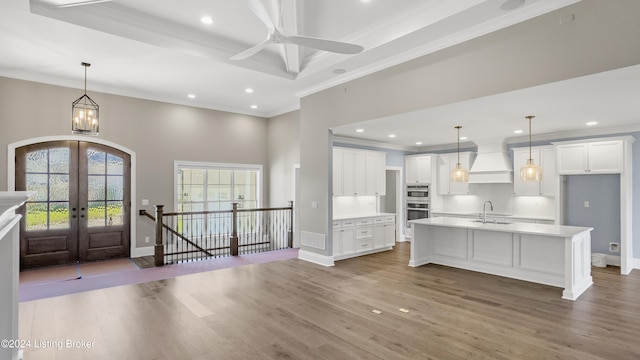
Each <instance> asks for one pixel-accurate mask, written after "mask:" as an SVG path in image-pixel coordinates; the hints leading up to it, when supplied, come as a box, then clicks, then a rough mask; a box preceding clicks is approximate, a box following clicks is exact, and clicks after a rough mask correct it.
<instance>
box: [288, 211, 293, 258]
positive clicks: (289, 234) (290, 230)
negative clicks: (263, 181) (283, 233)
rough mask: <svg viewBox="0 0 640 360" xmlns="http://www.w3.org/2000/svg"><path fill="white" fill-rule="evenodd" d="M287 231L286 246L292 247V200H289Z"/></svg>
mask: <svg viewBox="0 0 640 360" xmlns="http://www.w3.org/2000/svg"><path fill="white" fill-rule="evenodd" d="M289 207H290V209H289V231H288V232H287V241H288V242H287V246H288V247H289V249H291V248H293V201H289Z"/></svg>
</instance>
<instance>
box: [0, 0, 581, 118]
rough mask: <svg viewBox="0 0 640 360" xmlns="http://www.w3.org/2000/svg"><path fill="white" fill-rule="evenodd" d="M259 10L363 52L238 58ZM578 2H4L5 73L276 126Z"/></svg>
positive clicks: (257, 35)
mask: <svg viewBox="0 0 640 360" xmlns="http://www.w3.org/2000/svg"><path fill="white" fill-rule="evenodd" d="M256 1H257V2H258V3H259V4H262V6H264V8H265V9H266V11H267V12H268V16H269V18H270V19H275V23H276V24H280V25H281V26H280V27H281V31H282V33H283V34H284V35H303V36H309V37H315V38H322V39H328V40H333V41H339V42H347V43H353V44H357V45H361V46H362V47H363V48H364V50H363V51H362V52H360V53H357V54H337V53H332V52H327V51H321V50H316V49H313V48H309V47H304V46H298V45H293V44H286V45H285V44H269V45H267V46H266V47H265V48H264V49H263V50H262V51H259V52H257V53H256V54H255V55H253V56H251V57H248V58H246V59H243V60H231V57H233V56H234V55H236V54H238V53H241V52H242V51H245V50H247V49H249V48H251V47H252V46H254V45H256V44H259V43H260V42H262V41H264V40H265V38H266V36H267V34H268V29H267V26H265V23H264V22H263V20H261V19H260V18H259V16H258V15H257V14H256V12H255V11H252V7H254V8H255V6H256V5H255V4H256ZM577 1H578V0H526V1H524V0H456V1H451V0H366V1H365V0H180V1H177V0H174V1H170V0H163V1H158V0H111V1H106V0H100V1H95V0H94V1H77V0H3V2H2V5H0V9H1V11H0V47H1V48H2V49H3V54H2V56H0V76H6V77H12V78H18V79H25V80H32V81H38V82H44V83H50V84H56V85H63V86H70V87H76V88H82V86H83V74H84V69H83V68H82V67H81V66H80V62H82V61H84V62H89V63H91V64H92V66H91V67H90V68H89V70H88V84H87V86H88V91H89V93H90V92H91V91H100V92H107V93H112V94H116V95H124V96H132V97H138V98H143V99H150V100H157V101H164V102H169V103H176V104H185V105H191V106H197V107H203V108H208V109H217V110H223V111H231V112H237V113H244V114H251V115H256V116H263V117H270V116H274V115H277V114H281V113H284V112H288V111H291V110H295V109H297V108H298V106H299V98H300V97H301V96H304V95H308V94H311V93H313V92H316V91H319V90H321V89H324V88H328V87H330V86H334V85H337V84H340V83H342V82H345V81H348V80H352V79H354V78H357V77H360V76H363V75H366V74H369V73H371V72H374V71H378V70H381V69H384V68H386V67H389V66H392V65H395V64H398V63H401V62H404V61H407V60H410V59H413V58H416V57H419V56H422V55H425V54H428V53H430V52H434V51H437V50H440V49H442V48H445V47H448V46H452V45H455V44H457V43H460V42H463V41H466V40H469V39H472V38H474V37H478V36H481V35H483V34H486V33H489V32H492V31H495V30H498V29H500V28H504V27H507V26H510V25H513V24H516V23H518V22H521V21H524V20H527V19H529V18H532V17H535V16H538V15H541V14H544V13H547V12H549V11H552V10H555V9H558V8H561V7H564V6H567V5H569V4H572V3H575V2H577ZM204 16H208V17H210V19H211V21H210V23H208V24H207V23H203V22H202V21H201V19H202V18H203V17H204ZM278 19H281V22H280V21H278ZM247 89H252V90H253V91H252V92H248V91H246V90H247ZM189 94H191V95H193V96H192V98H189V97H188V95H189ZM252 106H253V107H252Z"/></svg>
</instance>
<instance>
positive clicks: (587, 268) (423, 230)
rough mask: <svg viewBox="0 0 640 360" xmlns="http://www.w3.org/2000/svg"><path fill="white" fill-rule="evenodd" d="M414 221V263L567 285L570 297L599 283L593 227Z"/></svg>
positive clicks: (444, 219) (566, 296) (443, 219)
mask: <svg viewBox="0 0 640 360" xmlns="http://www.w3.org/2000/svg"><path fill="white" fill-rule="evenodd" d="M410 223H411V227H412V229H413V240H412V241H411V260H410V261H409V266H412V267H416V266H421V265H425V264H430V263H432V264H439V265H446V266H451V267H456V268H461V269H466V270H472V271H479V272H483V273H487V274H493V275H499V276H505V277H509V278H514V279H519V280H526V281H531V282H536V283H540V284H545V285H551V286H557V287H562V288H564V291H563V292H562V298H563V299H568V300H576V299H577V298H578V296H580V294H582V293H583V292H584V291H585V290H586V289H588V288H589V287H590V286H591V284H592V283H593V282H592V279H591V230H593V228H589V227H577V226H563V225H547V224H530V223H516V222H514V223H508V224H496V223H482V222H479V221H478V220H470V219H459V218H448V217H438V218H429V219H420V220H412V221H410Z"/></svg>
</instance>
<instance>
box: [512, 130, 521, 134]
mask: <svg viewBox="0 0 640 360" xmlns="http://www.w3.org/2000/svg"><path fill="white" fill-rule="evenodd" d="M513 133H514V134H522V130H515V131H514V132H513Z"/></svg>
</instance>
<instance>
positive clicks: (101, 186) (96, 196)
mask: <svg viewBox="0 0 640 360" xmlns="http://www.w3.org/2000/svg"><path fill="white" fill-rule="evenodd" d="M105 180H106V179H105V177H104V176H102V175H89V179H88V184H89V201H91V200H105V189H106V184H105V182H106V181H105Z"/></svg>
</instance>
